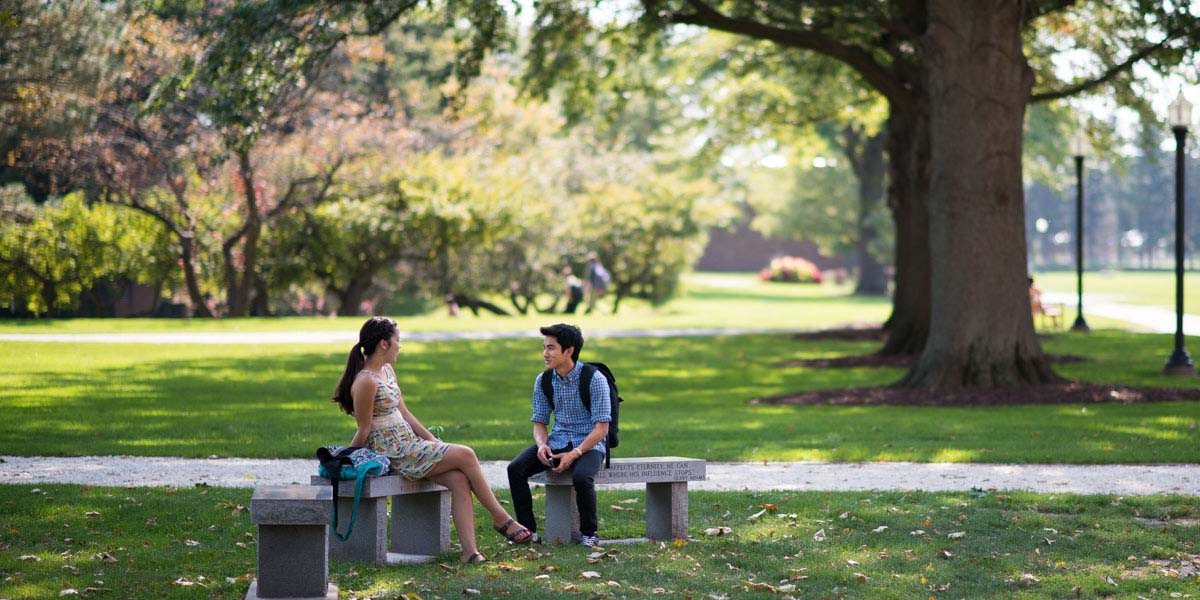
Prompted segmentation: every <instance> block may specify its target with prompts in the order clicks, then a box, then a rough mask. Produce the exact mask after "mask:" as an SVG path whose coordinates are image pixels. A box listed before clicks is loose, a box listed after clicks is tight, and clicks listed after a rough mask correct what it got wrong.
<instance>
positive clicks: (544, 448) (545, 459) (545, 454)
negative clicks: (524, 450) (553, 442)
mask: <svg viewBox="0 0 1200 600" xmlns="http://www.w3.org/2000/svg"><path fill="white" fill-rule="evenodd" d="M552 456H553V455H552V454H551V450H550V446H549V445H547V444H539V445H538V449H537V457H538V460H540V461H542V464H543V465H546V466H547V467H549V466H550V458H551V457H552Z"/></svg>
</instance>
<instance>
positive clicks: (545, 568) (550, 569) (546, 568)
mask: <svg viewBox="0 0 1200 600" xmlns="http://www.w3.org/2000/svg"><path fill="white" fill-rule="evenodd" d="M538 569H539V570H542V571H546V572H550V573H553V572H554V571H557V570H558V566H557V565H541V566H539V567H538Z"/></svg>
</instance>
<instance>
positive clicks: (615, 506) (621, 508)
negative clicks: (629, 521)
mask: <svg viewBox="0 0 1200 600" xmlns="http://www.w3.org/2000/svg"><path fill="white" fill-rule="evenodd" d="M608 507H609V508H611V509H613V510H633V509H632V508H625V507H624V506H617V505H616V504H609V505H608Z"/></svg>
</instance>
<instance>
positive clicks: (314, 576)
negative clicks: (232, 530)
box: [246, 485, 338, 600]
mask: <svg viewBox="0 0 1200 600" xmlns="http://www.w3.org/2000/svg"><path fill="white" fill-rule="evenodd" d="M332 500H333V491H332V490H330V489H329V488H328V487H326V488H315V487H312V486H309V485H269V486H259V487H257V488H255V489H254V495H253V496H251V498H250V521H251V522H252V523H254V524H255V525H258V551H257V554H258V570H257V575H258V577H257V578H256V579H255V580H254V581H252V582H251V583H250V590H249V591H248V592H247V593H246V600H258V599H259V598H294V599H299V598H311V599H326V600H337V597H338V589H337V586H336V585H332V584H330V583H329V522H330V520H331V519H332V518H333V516H332V515H333V510H332V508H333V502H332Z"/></svg>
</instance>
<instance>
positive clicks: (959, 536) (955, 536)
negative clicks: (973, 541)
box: [946, 531, 967, 540]
mask: <svg viewBox="0 0 1200 600" xmlns="http://www.w3.org/2000/svg"><path fill="white" fill-rule="evenodd" d="M946 537H948V538H950V539H952V540H958V539H962V538H964V537H967V532H965V531H955V532H954V533H949V534H946Z"/></svg>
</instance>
